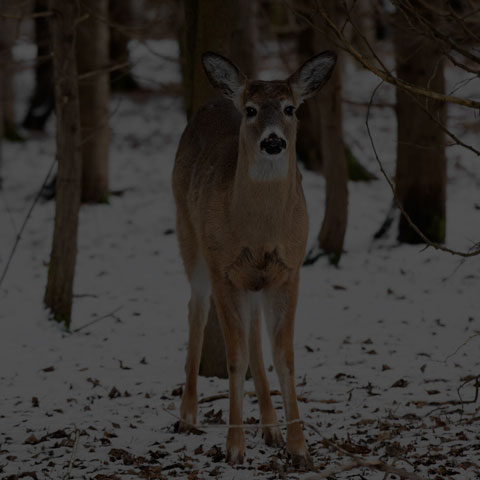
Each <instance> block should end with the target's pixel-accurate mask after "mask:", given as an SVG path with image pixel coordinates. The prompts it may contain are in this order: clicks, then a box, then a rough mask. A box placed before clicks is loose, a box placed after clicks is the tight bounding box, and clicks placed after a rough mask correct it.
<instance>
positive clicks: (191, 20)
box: [180, 0, 257, 378]
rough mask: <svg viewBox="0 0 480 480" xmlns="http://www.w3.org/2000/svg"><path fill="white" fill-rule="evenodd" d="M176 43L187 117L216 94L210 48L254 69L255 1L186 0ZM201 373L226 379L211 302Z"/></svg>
mask: <svg viewBox="0 0 480 480" xmlns="http://www.w3.org/2000/svg"><path fill="white" fill-rule="evenodd" d="M183 7H184V13H185V24H184V30H183V32H181V37H180V46H181V58H182V73H183V84H184V91H185V110H186V113H187V118H188V119H190V117H191V116H192V114H193V113H194V112H195V110H197V109H198V108H199V107H200V106H201V105H202V104H203V103H205V101H207V100H208V99H209V98H210V97H213V96H215V95H218V93H217V92H216V91H215V90H213V88H212V87H211V85H210V83H209V82H208V80H207V77H206V76H205V72H204V70H203V66H202V63H201V54H202V53H203V52H205V51H208V50H211V51H214V52H216V53H220V54H222V55H225V56H227V57H229V58H230V59H231V60H232V61H234V62H235V63H236V64H237V65H238V67H239V68H240V69H241V70H242V71H243V73H245V74H246V75H247V76H249V77H254V76H255V73H256V50H255V48H256V44H257V42H256V39H257V23H256V11H257V0H243V1H242V0H234V1H233V2H225V1H224V0H209V1H208V2H204V1H201V0H184V2H183ZM199 373H200V375H203V376H207V377H211V376H215V377H220V378H227V376H228V370H227V362H226V357H225V347H224V341H223V335H222V332H221V329H220V325H219V322H218V317H217V313H216V310H215V305H214V303H213V301H211V302H210V311H209V314H208V322H207V326H206V329H205V336H204V342H203V349H202V358H201V361H200V372H199Z"/></svg>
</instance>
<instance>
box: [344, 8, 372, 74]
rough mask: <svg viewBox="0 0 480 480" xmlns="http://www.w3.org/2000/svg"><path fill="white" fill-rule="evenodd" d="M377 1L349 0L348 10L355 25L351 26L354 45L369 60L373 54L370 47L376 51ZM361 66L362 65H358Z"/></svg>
mask: <svg viewBox="0 0 480 480" xmlns="http://www.w3.org/2000/svg"><path fill="white" fill-rule="evenodd" d="M374 1H375V0H348V2H347V9H348V10H349V13H350V15H351V17H352V21H353V23H354V24H355V27H357V28H354V26H353V25H351V26H350V30H351V35H350V37H351V43H352V45H353V46H354V47H355V48H356V49H357V50H358V51H359V52H360V53H361V54H362V55H363V56H364V57H365V58H368V59H369V60H372V58H373V54H372V51H371V50H370V48H369V46H370V47H371V48H372V49H373V50H375V42H376V21H375V8H374V3H373V2H374ZM358 65H360V64H358Z"/></svg>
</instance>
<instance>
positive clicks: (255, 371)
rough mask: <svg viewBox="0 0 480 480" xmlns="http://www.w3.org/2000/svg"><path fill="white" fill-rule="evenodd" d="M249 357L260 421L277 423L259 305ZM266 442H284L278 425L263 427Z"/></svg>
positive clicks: (253, 316) (256, 310)
mask: <svg viewBox="0 0 480 480" xmlns="http://www.w3.org/2000/svg"><path fill="white" fill-rule="evenodd" d="M249 357H250V371H251V373H252V377H253V381H254V383H255V391H256V392H257V399H258V405H259V407H260V423H262V424H263V425H275V424H277V414H276V413H275V409H274V408H273V403H272V399H271V397H270V387H269V385H268V381H267V377H266V375H265V368H264V365H263V353H262V338H261V329H260V309H259V308H258V307H257V308H256V309H254V311H253V312H252V320H251V324H250V332H249ZM263 437H264V439H265V443H266V444H267V445H269V446H272V447H280V446H282V445H283V444H284V441H283V437H282V432H281V431H280V428H279V427H278V426H277V425H276V426H268V427H263Z"/></svg>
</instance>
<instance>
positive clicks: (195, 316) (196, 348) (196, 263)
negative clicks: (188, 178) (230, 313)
mask: <svg viewBox="0 0 480 480" xmlns="http://www.w3.org/2000/svg"><path fill="white" fill-rule="evenodd" d="M177 230H178V236H179V241H180V251H181V253H182V258H183V261H184V264H185V269H186V271H187V275H188V278H189V281H190V288H191V295H190V301H189V303H188V324H189V328H188V353H187V361H186V364H185V373H186V383H185V390H184V392H183V396H182V403H181V406H180V418H181V419H182V421H181V422H180V427H179V428H180V430H181V431H182V430H183V431H184V430H188V429H189V427H190V426H191V425H194V424H195V422H196V420H197V408H198V400H197V377H198V369H199V366H200V357H201V354H202V345H203V333H204V330H205V325H206V324H207V318H208V308H209V303H210V290H211V287H210V276H209V273H208V268H207V264H206V263H205V259H204V258H203V256H202V254H201V252H200V250H199V248H198V246H197V244H196V241H195V235H194V231H193V228H191V224H190V222H189V221H188V220H186V219H184V220H183V221H177Z"/></svg>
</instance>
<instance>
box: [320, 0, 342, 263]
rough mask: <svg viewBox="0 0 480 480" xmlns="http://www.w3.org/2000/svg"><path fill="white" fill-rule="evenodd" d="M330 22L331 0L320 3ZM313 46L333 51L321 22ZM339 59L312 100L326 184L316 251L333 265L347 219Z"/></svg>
mask: <svg viewBox="0 0 480 480" xmlns="http://www.w3.org/2000/svg"><path fill="white" fill-rule="evenodd" d="M322 5H323V7H324V8H325V9H326V11H327V14H328V15H329V16H330V18H331V19H332V20H333V21H334V22H335V23H337V24H338V22H339V20H340V12H339V11H338V6H337V2H336V1H335V0H328V1H322ZM315 21H316V22H317V25H318V27H319V29H318V30H316V31H315V37H314V38H315V45H316V46H317V48H318V49H319V51H322V50H336V45H335V43H334V41H333V39H332V37H331V33H330V31H329V29H328V27H327V26H326V25H324V24H323V20H321V19H320V18H318V17H317V18H316V19H315ZM340 63H341V56H340V57H339V60H338V62H337V65H336V67H335V69H334V71H333V74H332V76H331V78H330V80H329V81H328V82H327V84H326V85H325V87H323V90H322V92H321V93H320V94H319V95H318V96H317V97H315V102H316V105H317V109H318V111H319V112H320V126H319V136H320V138H322V139H323V141H322V145H321V147H322V158H323V164H324V173H325V180H326V204H325V217H324V219H323V224H322V228H321V230H320V233H319V235H318V245H319V247H320V249H321V250H322V251H323V252H325V253H326V254H328V255H329V257H330V260H331V262H332V263H333V264H337V263H338V262H339V260H340V257H341V255H342V251H343V242H344V239H345V231H346V228H347V215H348V186H347V184H348V171H347V159H346V155H345V147H344V143H343V115H342V93H341V72H342V68H341V64H340Z"/></svg>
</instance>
